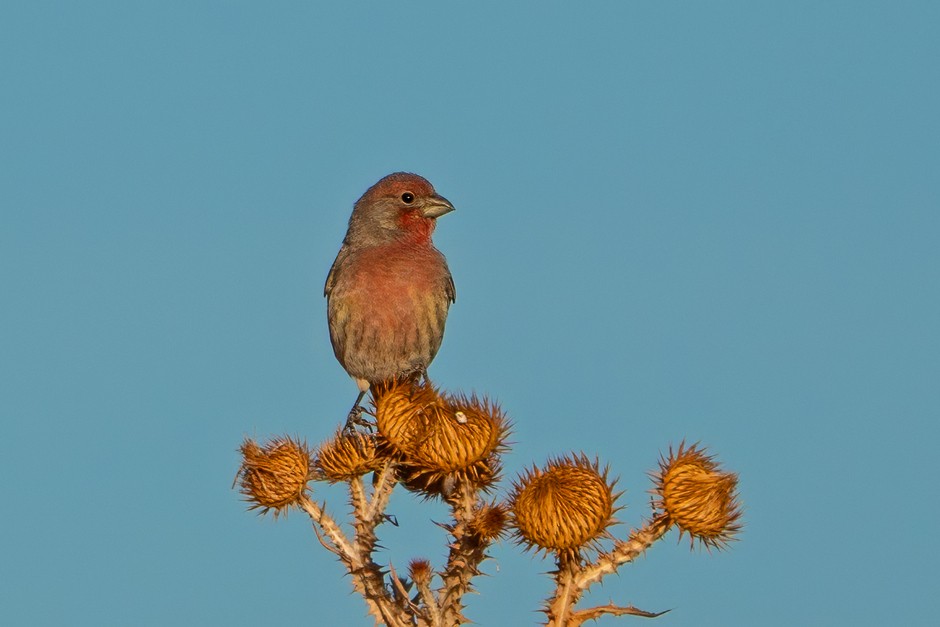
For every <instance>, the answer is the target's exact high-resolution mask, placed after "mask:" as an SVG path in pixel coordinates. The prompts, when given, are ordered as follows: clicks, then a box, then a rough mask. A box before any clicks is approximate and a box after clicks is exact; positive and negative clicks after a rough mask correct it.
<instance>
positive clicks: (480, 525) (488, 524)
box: [468, 503, 509, 542]
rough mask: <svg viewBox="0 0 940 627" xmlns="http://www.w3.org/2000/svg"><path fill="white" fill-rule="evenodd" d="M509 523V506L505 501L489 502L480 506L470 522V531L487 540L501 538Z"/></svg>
mask: <svg viewBox="0 0 940 627" xmlns="http://www.w3.org/2000/svg"><path fill="white" fill-rule="evenodd" d="M508 524H509V508H508V506H507V505H505V504H503V503H489V504H484V505H482V506H480V507H479V508H478V509H477V510H476V511H475V512H474V515H473V518H472V519H471V520H470V522H469V524H468V530H469V531H470V533H472V534H474V535H477V536H479V537H480V538H482V539H483V540H485V541H486V542H492V541H493V540H497V539H499V538H500V537H501V536H502V535H503V533H504V532H505V530H506V525H508Z"/></svg>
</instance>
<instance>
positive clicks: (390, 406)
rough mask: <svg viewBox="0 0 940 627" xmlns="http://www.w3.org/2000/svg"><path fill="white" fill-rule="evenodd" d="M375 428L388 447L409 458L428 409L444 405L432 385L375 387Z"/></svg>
mask: <svg viewBox="0 0 940 627" xmlns="http://www.w3.org/2000/svg"><path fill="white" fill-rule="evenodd" d="M372 394H373V403H374V405H375V426H376V429H377V430H378V432H379V434H380V435H381V436H382V438H383V440H384V443H385V444H386V445H387V446H388V447H389V448H390V449H391V450H392V451H393V452H396V453H404V454H407V451H408V450H409V449H410V448H411V447H412V445H413V443H414V441H415V439H416V438H417V432H418V430H419V429H420V428H421V425H422V423H423V420H424V419H423V415H424V413H425V411H426V410H427V408H428V407H431V406H433V405H437V404H439V403H441V398H440V396H439V395H438V393H437V390H435V389H434V388H433V387H432V386H430V385H415V384H413V383H411V382H408V381H402V382H399V381H388V382H385V383H380V384H376V385H373V386H372Z"/></svg>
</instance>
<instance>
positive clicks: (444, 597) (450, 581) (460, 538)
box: [438, 482, 489, 626]
mask: <svg viewBox="0 0 940 627" xmlns="http://www.w3.org/2000/svg"><path fill="white" fill-rule="evenodd" d="M450 504H451V511H452V512H453V516H454V523H453V526H452V527H450V528H449V529H450V532H451V535H452V536H453V542H451V544H450V554H449V555H448V557H447V567H446V569H445V570H444V573H443V575H442V578H443V580H444V585H443V586H442V587H441V588H440V590H439V591H438V601H439V603H440V607H441V609H442V612H443V613H442V617H441V618H442V622H443V625H445V626H450V625H461V624H463V623H465V622H467V619H466V618H465V617H464V615H463V596H464V595H465V594H466V593H467V591H468V590H469V589H470V580H471V579H472V578H473V577H474V576H475V575H477V574H479V572H480V571H479V570H478V568H477V567H478V566H479V565H480V562H482V561H483V559H484V558H485V557H486V552H485V551H486V547H487V546H488V544H489V543H488V542H485V541H484V540H482V539H481V538H480V537H479V536H478V535H476V534H474V533H471V532H470V531H469V529H468V527H469V524H470V522H471V521H472V520H473V514H474V508H475V507H476V505H477V504H478V497H477V494H476V492H475V491H474V489H473V487H472V486H471V485H469V484H468V483H467V482H460V483H459V484H458V485H457V490H456V494H455V495H454V496H453V497H452V499H451V500H450Z"/></svg>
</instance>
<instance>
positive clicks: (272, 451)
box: [236, 437, 313, 517]
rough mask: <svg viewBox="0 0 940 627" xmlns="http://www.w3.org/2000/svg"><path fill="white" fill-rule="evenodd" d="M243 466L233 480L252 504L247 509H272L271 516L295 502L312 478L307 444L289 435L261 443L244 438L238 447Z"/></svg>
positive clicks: (263, 512) (283, 511)
mask: <svg viewBox="0 0 940 627" xmlns="http://www.w3.org/2000/svg"><path fill="white" fill-rule="evenodd" d="M240 450H241V453H242V465H241V467H240V468H239V470H238V475H237V477H236V480H237V481H238V482H239V483H240V485H241V492H242V494H244V495H245V498H246V500H247V501H249V502H250V503H251V506H250V507H249V509H258V508H260V509H261V513H262V514H266V513H267V512H268V511H273V512H274V516H275V517H277V516H278V515H279V514H282V513H285V512H286V511H287V509H288V508H289V507H290V506H291V505H296V504H297V503H298V501H299V500H300V499H301V498H302V497H303V496H304V494H305V492H306V490H307V482H308V481H310V480H311V479H312V470H313V468H312V464H311V463H310V451H309V449H308V448H307V445H306V444H304V443H302V442H297V441H295V440H292V439H291V438H289V437H282V438H276V439H274V440H271V441H270V442H268V443H267V444H265V445H264V446H259V445H258V443H257V442H255V441H254V440H252V439H250V438H246V439H245V442H244V443H243V444H242V446H241V449H240Z"/></svg>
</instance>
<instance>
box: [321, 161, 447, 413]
mask: <svg viewBox="0 0 940 627" xmlns="http://www.w3.org/2000/svg"><path fill="white" fill-rule="evenodd" d="M453 210H454V206H453V205H452V204H450V202H448V201H447V199H445V198H443V197H441V196H438V195H437V194H436V193H435V192H434V188H433V187H432V186H431V184H430V183H429V182H428V181H427V180H425V179H424V178H422V177H420V176H418V175H416V174H408V173H404V172H397V173H395V174H389V175H388V176H386V177H385V178H383V179H382V180H380V181H379V182H378V183H376V184H375V185H373V186H372V187H370V188H369V189H368V190H366V193H365V194H363V195H362V198H360V199H359V200H358V201H356V205H355V206H354V207H353V211H352V215H351V216H350V217H349V229H348V230H347V231H346V238H345V239H344V240H343V245H342V247H341V248H340V249H339V254H337V255H336V260H335V261H334V262H333V267H332V268H330V274H329V275H328V276H327V278H326V287H325V288H324V294H325V295H326V298H327V319H328V320H329V324H330V341H331V342H332V344H333V352H334V353H335V354H336V359H338V360H339V363H340V364H341V365H342V366H343V368H344V369H345V370H346V372H348V373H349V376H351V377H352V378H353V379H354V380H355V381H356V384H357V385H358V386H359V397H358V398H357V399H356V403H355V404H354V405H353V408H352V409H351V410H350V413H349V419H348V420H347V427H350V425H351V424H353V423H355V422H357V421H358V418H359V415H360V414H361V412H362V409H361V408H360V407H359V402H360V401H361V400H362V397H363V395H364V394H365V393H366V391H367V390H368V389H369V386H370V385H372V384H375V383H380V382H382V381H387V380H389V379H394V378H402V377H417V376H421V375H423V376H424V377H425V378H426V377H427V367H428V364H430V363H431V360H432V359H434V356H435V355H436V354H437V351H438V349H439V348H440V347H441V339H442V338H443V336H444V323H445V322H446V320H447V310H448V308H449V307H450V304H451V303H452V302H454V298H455V296H456V292H455V290H454V280H453V278H452V277H451V275H450V270H448V268H447V261H446V260H445V259H444V255H442V254H441V253H440V251H438V250H437V249H436V248H435V247H434V245H433V244H432V243H431V234H432V233H433V232H434V226H435V224H436V220H437V218H439V217H440V216H442V215H444V214H445V213H449V212H451V211H453Z"/></svg>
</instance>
